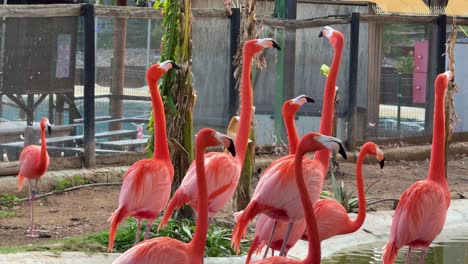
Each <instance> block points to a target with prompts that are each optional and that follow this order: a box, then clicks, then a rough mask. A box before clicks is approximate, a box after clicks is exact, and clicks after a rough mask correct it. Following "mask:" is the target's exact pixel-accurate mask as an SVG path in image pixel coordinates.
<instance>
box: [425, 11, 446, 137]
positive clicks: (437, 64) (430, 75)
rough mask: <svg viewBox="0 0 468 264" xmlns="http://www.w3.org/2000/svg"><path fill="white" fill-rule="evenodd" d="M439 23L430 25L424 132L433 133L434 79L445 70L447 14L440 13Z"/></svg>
mask: <svg viewBox="0 0 468 264" xmlns="http://www.w3.org/2000/svg"><path fill="white" fill-rule="evenodd" d="M436 22H437V24H431V25H429V54H428V56H429V59H428V62H427V63H428V64H427V81H426V82H427V83H426V112H425V117H424V120H425V122H424V133H425V134H426V135H432V127H433V123H432V122H433V120H432V119H433V116H434V80H435V78H436V76H437V74H439V73H442V72H444V71H445V56H444V55H443V54H444V53H445V42H446V39H447V33H446V32H447V16H446V15H440V16H439V17H438V18H437V21H436Z"/></svg>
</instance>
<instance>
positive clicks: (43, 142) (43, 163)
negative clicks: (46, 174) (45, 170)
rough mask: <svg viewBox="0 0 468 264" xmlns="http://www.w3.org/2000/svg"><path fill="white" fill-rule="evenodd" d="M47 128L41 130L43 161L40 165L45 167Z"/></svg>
mask: <svg viewBox="0 0 468 264" xmlns="http://www.w3.org/2000/svg"><path fill="white" fill-rule="evenodd" d="M45 130H46V129H45V128H41V160H40V163H39V164H40V165H45V164H46V160H47V156H48V155H47V144H46V136H45Z"/></svg>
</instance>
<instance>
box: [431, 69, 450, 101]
mask: <svg viewBox="0 0 468 264" xmlns="http://www.w3.org/2000/svg"><path fill="white" fill-rule="evenodd" d="M452 79H453V73H452V72H451V71H446V72H444V73H441V74H439V75H437V78H436V80H435V89H436V93H439V94H440V93H442V95H443V94H444V93H445V91H446V89H447V87H448V83H449V81H451V80H452ZM438 91H439V92H438Z"/></svg>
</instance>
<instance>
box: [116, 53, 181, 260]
mask: <svg viewBox="0 0 468 264" xmlns="http://www.w3.org/2000/svg"><path fill="white" fill-rule="evenodd" d="M171 68H174V69H178V68H179V66H178V65H177V64H175V63H173V62H172V61H169V60H167V61H163V62H161V63H158V64H154V65H152V66H150V67H149V68H148V71H147V72H146V79H147V81H148V85H149V90H150V94H151V102H152V105H153V113H154V124H156V127H155V128H154V155H153V158H150V159H143V160H139V161H137V162H135V163H134V164H133V165H132V166H131V167H130V168H128V171H127V173H126V174H125V176H124V178H123V184H122V189H121V191H120V196H119V208H118V209H117V210H116V211H115V212H114V213H113V214H112V216H111V217H110V219H109V220H110V221H111V225H110V230H109V248H108V250H109V251H112V250H113V248H114V239H115V234H116V232H117V226H118V225H119V223H120V222H121V221H122V220H123V219H125V218H126V217H134V218H136V220H137V230H136V236H135V244H136V243H137V242H138V241H139V240H140V226H141V221H142V220H143V219H147V220H148V222H147V226H146V232H145V237H144V239H145V240H146V239H147V238H148V235H149V232H150V229H151V226H152V225H153V222H154V220H155V219H156V218H157V217H158V216H159V214H160V213H161V210H162V209H163V208H164V206H166V204H167V201H168V200H169V196H170V193H171V184H172V178H173V177H174V168H173V166H172V162H171V159H170V156H169V147H168V144H167V136H166V117H165V115H164V106H163V102H162V99H161V95H160V94H159V91H158V86H157V82H158V80H159V79H160V78H161V76H162V75H163V74H164V73H166V72H167V71H168V70H169V69H171Z"/></svg>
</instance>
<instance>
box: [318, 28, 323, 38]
mask: <svg viewBox="0 0 468 264" xmlns="http://www.w3.org/2000/svg"><path fill="white" fill-rule="evenodd" d="M321 37H323V29H322V30H320V33H319V38H321Z"/></svg>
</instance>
